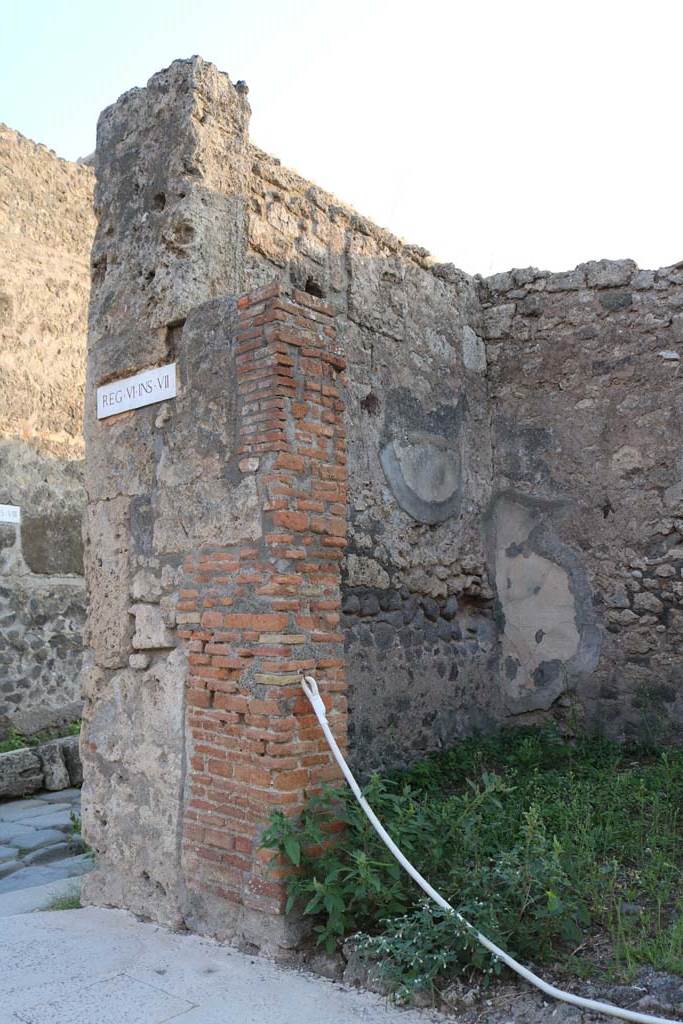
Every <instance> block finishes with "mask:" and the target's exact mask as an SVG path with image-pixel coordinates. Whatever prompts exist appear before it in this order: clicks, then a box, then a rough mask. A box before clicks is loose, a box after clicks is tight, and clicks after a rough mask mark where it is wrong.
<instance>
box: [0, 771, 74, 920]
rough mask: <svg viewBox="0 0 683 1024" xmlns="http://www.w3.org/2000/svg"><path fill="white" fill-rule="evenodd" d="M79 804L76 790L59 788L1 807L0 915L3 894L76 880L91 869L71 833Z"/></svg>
mask: <svg viewBox="0 0 683 1024" xmlns="http://www.w3.org/2000/svg"><path fill="white" fill-rule="evenodd" d="M80 801H81V792H80V790H79V789H64V790H61V791H60V792H57V793H39V794H38V795H37V796H35V797H31V798H30V799H28V800H11V801H9V802H7V803H0V916H2V914H3V897H4V896H5V895H6V894H9V893H15V892H17V891H19V890H24V889H32V888H38V887H42V886H46V885H47V884H48V883H53V882H57V881H60V880H62V879H67V878H76V877H77V876H79V875H82V874H84V873H85V872H86V871H88V870H89V869H90V867H91V860H90V857H88V856H87V854H85V853H84V845H83V841H82V840H81V837H80V835H79V834H78V832H77V831H74V823H75V821H76V820H80ZM4 902H6V903H9V902H10V901H4ZM11 902H12V905H14V901H11Z"/></svg>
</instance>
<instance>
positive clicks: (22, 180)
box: [0, 125, 95, 456]
mask: <svg viewBox="0 0 683 1024" xmlns="http://www.w3.org/2000/svg"><path fill="white" fill-rule="evenodd" d="M93 188H94V174H93V170H92V168H91V167H89V166H87V165H85V164H76V163H71V162H69V161H68V160H61V159H60V158H59V157H57V156H55V154H54V153H53V152H51V151H50V150H48V149H46V147H45V146H40V145H37V144H36V143H35V142H31V141H30V140H29V139H26V138H24V137H23V136H22V135H20V134H19V133H18V132H15V131H12V129H11V128H7V127H6V126H5V125H0V247H1V248H2V252H3V257H4V258H3V261H2V265H1V266H0V438H21V439H24V440H30V442H31V443H32V444H33V445H34V446H36V447H39V448H47V449H49V450H51V451H53V452H58V453H59V454H66V455H69V456H73V455H74V454H80V453H81V452H82V444H83V443H82V439H81V421H82V408H83V406H82V401H83V364H84V357H85V334H86V316H87V304H88V293H89V287H90V269H89V262H90V246H91V244H92V238H93V235H94V231H95V218H94V214H93V210H92V194H93Z"/></svg>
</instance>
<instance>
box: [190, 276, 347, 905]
mask: <svg viewBox="0 0 683 1024" xmlns="http://www.w3.org/2000/svg"><path fill="white" fill-rule="evenodd" d="M234 343H235V356H234V365H235V366H236V373H237V379H238V389H239V399H240V413H239V414H240V449H239V469H240V471H241V472H242V473H245V474H246V473H254V474H256V484H257V488H258V494H259V498H260V501H261V522H262V537H261V538H260V540H258V541H256V542H254V543H250V544H243V545H235V546H232V547H228V548H222V549H216V548H210V549H205V550H202V551H198V552H193V553H191V554H189V555H188V557H187V558H186V560H185V567H184V569H185V586H184V589H183V591H182V592H181V600H180V602H179V605H178V612H179V621H180V622H182V626H181V628H180V629H179V635H180V636H181V637H182V638H183V639H184V641H185V643H186V645H187V648H188V652H189V671H188V679H187V722H186V729H187V736H188V751H189V755H188V757H189V760H188V784H187V787H186V805H185V812H184V822H183V865H184V872H185V878H186V883H187V887H188V890H189V891H190V893H191V892H193V891H194V892H196V893H197V894H198V895H200V894H201V895H204V896H205V897H209V898H214V899H215V898H218V899H221V900H225V901H228V902H229V903H231V904H238V905H241V906H242V907H244V908H248V909H250V910H256V911H261V912H264V913H266V914H281V913H282V912H283V906H284V895H283V883H282V880H281V879H282V875H283V870H284V869H282V868H278V867H277V866H274V865H272V864H270V863H269V862H270V861H271V858H272V855H271V854H270V853H268V852H267V851H263V850H259V849H258V842H259V836H260V833H261V831H262V828H263V826H264V824H265V823H266V821H267V819H268V816H269V812H270V811H271V809H272V808H276V807H279V808H283V809H285V810H286V811H287V812H288V813H289V812H292V813H294V812H295V811H296V810H298V809H299V808H300V807H301V805H302V802H303V800H304V797H305V793H306V792H307V791H309V790H310V789H311V788H314V787H316V786H318V785H320V784H321V783H322V782H324V781H327V780H331V779H333V778H336V777H337V769H336V766H335V764H334V762H333V761H332V758H331V755H330V754H329V752H328V749H327V746H326V744H325V741H324V739H323V738H322V735H321V733H320V730H319V727H318V724H317V722H316V719H315V716H314V715H313V714H312V713H311V711H310V707H309V705H308V702H307V701H306V700H305V698H304V697H303V695H302V693H301V689H300V674H301V673H302V672H304V671H305V672H311V673H313V674H315V675H316V677H317V678H318V680H319V682H320V683H321V691H322V692H324V695H325V702H326V704H327V707H328V711H329V713H330V722H331V724H332V726H333V729H334V730H335V734H336V735H337V737H338V739H339V741H340V743H341V744H342V745H344V743H345V738H346V697H345V690H346V683H345V677H344V653H343V637H342V635H341V632H340V611H341V609H340V560H341V556H342V551H343V548H344V545H345V538H346V518H347V516H346V512H347V485H346V442H345V437H344V421H343V417H344V405H343V397H342V391H341V390H340V387H339V385H340V384H342V383H343V371H344V368H345V362H344V359H343V358H342V357H341V356H340V355H339V354H338V353H337V351H336V342H335V330H334V321H333V311H332V309H331V308H330V307H328V306H326V305H325V304H324V303H322V302H320V301H319V300H318V299H314V298H312V297H311V296H309V295H308V294H305V293H301V292H297V291H295V292H294V293H293V295H292V296H291V297H290V296H288V295H286V294H285V293H284V292H283V291H282V288H281V286H280V285H279V284H273V285H270V286H267V287H266V288H262V289H259V290H258V291H255V292H252V293H250V294H248V295H245V296H243V297H242V298H240V299H239V300H238V303H237V328H236V334H235V339H234Z"/></svg>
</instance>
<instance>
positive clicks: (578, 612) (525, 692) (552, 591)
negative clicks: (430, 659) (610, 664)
mask: <svg viewBox="0 0 683 1024" xmlns="http://www.w3.org/2000/svg"><path fill="white" fill-rule="evenodd" d="M556 507H557V506H554V505H553V504H552V503H550V502H545V501H534V499H529V498H526V497H521V496H520V497H514V496H511V495H503V496H501V497H500V498H499V499H498V500H497V502H496V504H495V509H494V516H493V521H494V532H495V541H494V552H493V561H494V571H495V582H496V589H497V594H498V603H499V610H500V614H501V618H502V619H503V632H502V638H501V684H502V687H503V690H504V692H505V695H506V700H507V703H508V706H509V709H510V711H511V712H513V713H521V712H524V711H536V710H547V709H548V708H549V707H550V706H551V705H552V704H553V702H554V701H555V700H556V699H557V698H558V697H559V696H560V695H561V694H562V693H563V692H564V691H565V690H566V689H567V688H568V687H569V685H570V682H571V677H572V676H573V675H575V674H576V673H577V672H579V671H581V670H587V669H589V668H592V667H594V665H595V664H596V662H597V655H598V648H599V639H598V634H597V631H596V629H595V627H594V625H593V617H592V611H591V607H590V599H589V595H588V593H587V587H586V585H585V581H583V578H582V577H583V574H582V571H581V568H580V566H579V565H578V564H577V562H576V556H575V555H574V553H573V552H572V551H571V550H570V549H568V548H566V547H565V546H564V545H562V544H561V543H560V542H559V541H558V540H557V538H556V536H555V534H554V529H553V525H552V514H553V510H554V508H556Z"/></svg>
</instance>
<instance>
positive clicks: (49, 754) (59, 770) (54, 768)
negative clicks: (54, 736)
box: [36, 740, 71, 791]
mask: <svg viewBox="0 0 683 1024" xmlns="http://www.w3.org/2000/svg"><path fill="white" fill-rule="evenodd" d="M36 754H37V755H38V757H39V758H40V762H41V764H42V766H43V775H44V778H45V788H46V789H47V790H51V791H54V790H60V789H67V788H68V786H70V784H71V780H70V779H69V772H68V771H67V767H66V764H65V763H64V755H63V753H62V740H51V741H50V742H49V743H43V744H41V746H39V747H37V749H36Z"/></svg>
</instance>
